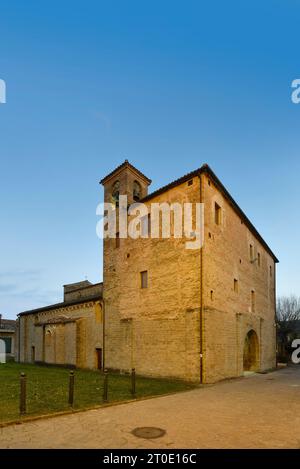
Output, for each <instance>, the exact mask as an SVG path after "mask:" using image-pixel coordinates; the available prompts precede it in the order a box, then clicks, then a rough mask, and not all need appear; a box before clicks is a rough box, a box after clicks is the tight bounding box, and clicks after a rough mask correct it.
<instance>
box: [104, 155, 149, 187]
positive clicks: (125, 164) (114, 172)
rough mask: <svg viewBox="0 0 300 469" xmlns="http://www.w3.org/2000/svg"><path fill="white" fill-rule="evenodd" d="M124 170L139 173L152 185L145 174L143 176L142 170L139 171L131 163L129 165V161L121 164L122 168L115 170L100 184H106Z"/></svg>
mask: <svg viewBox="0 0 300 469" xmlns="http://www.w3.org/2000/svg"><path fill="white" fill-rule="evenodd" d="M123 168H129V169H131V170H132V171H134V172H135V173H137V174H138V175H139V176H140V177H142V178H143V179H145V180H146V181H147V182H148V184H151V182H152V181H151V179H149V178H147V176H145V174H143V173H142V172H141V171H140V170H138V169H137V168H136V167H135V166H133V165H132V164H131V163H129V161H128V160H125V161H124V163H122V164H120V166H118V167H117V168H115V169H114V170H113V171H112V172H111V173H109V174H108V175H107V176H105V177H104V178H103V179H101V181H100V184H105V182H106V181H107V180H108V179H110V178H111V177H112V176H113V175H114V174H117V173H119V172H120V170H121V169H123Z"/></svg>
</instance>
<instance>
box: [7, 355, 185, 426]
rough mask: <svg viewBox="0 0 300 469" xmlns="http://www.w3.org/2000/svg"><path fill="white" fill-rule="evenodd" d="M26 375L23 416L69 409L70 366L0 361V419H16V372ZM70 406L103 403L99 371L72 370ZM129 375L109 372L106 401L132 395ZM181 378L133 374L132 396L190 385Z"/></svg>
mask: <svg viewBox="0 0 300 469" xmlns="http://www.w3.org/2000/svg"><path fill="white" fill-rule="evenodd" d="M21 372H24V373H26V376H27V412H26V416H34V415H44V414H49V413H53V412H59V411H64V410H68V409H70V406H69V404H68V389H69V388H68V385H69V373H70V370H68V369H66V368H60V367H52V366H38V365H28V364H20V363H13V362H11V363H5V364H0V422H1V423H3V422H7V421H11V420H19V419H20V415H19V396H20V384H19V377H20V373H21ZM74 372H75V392H74V406H73V408H74V409H84V408H87V407H92V406H95V405H101V404H102V403H103V375H102V374H101V373H100V372H98V371H90V370H74ZM130 379H131V378H130V376H128V375H120V374H109V376H108V401H109V402H113V401H125V400H129V399H132V395H131V393H130V383H131V381H130ZM191 388H192V385H190V384H186V383H183V382H178V381H172V380H166V379H151V378H141V377H137V378H136V397H137V398H139V397H145V396H155V395H162V394H167V393H171V392H179V391H184V390H187V389H191Z"/></svg>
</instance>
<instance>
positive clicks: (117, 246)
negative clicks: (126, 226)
mask: <svg viewBox="0 0 300 469" xmlns="http://www.w3.org/2000/svg"><path fill="white" fill-rule="evenodd" d="M119 247H120V233H116V248H119Z"/></svg>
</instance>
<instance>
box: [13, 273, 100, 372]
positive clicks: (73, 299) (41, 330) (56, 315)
mask: <svg viewBox="0 0 300 469" xmlns="http://www.w3.org/2000/svg"><path fill="white" fill-rule="evenodd" d="M19 321H20V357H19V358H20V361H21V362H27V363H47V364H56V365H68V366H74V367H75V366H76V367H78V368H91V369H92V368H100V369H101V368H102V356H103V303H102V284H96V285H92V284H91V283H90V282H87V281H86V282H80V283H77V284H71V285H65V286H64V302H63V303H59V304H57V305H51V306H48V307H45V308H40V309H36V310H32V311H27V312H24V313H21V314H20V315H19Z"/></svg>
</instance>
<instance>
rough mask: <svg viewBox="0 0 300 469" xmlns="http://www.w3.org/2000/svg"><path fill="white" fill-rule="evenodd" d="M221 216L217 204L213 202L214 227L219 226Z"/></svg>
mask: <svg viewBox="0 0 300 469" xmlns="http://www.w3.org/2000/svg"><path fill="white" fill-rule="evenodd" d="M221 216H222V209H221V207H220V205H219V204H217V202H215V223H216V225H221Z"/></svg>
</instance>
